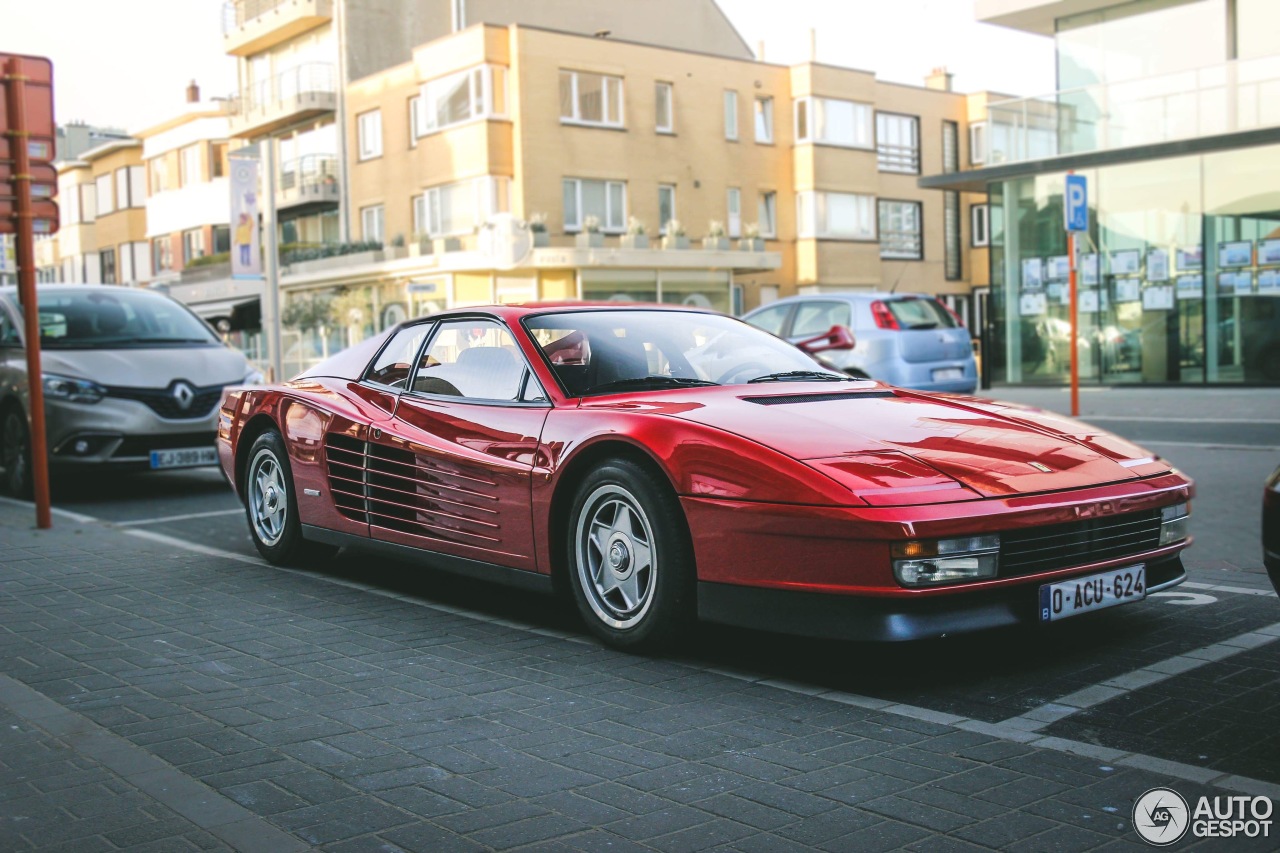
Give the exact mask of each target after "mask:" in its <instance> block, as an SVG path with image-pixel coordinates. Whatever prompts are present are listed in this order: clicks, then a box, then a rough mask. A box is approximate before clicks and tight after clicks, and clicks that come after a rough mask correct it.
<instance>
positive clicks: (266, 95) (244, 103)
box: [231, 62, 338, 137]
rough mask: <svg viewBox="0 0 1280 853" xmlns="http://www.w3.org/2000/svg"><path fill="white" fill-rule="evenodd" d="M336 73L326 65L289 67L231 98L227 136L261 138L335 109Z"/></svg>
mask: <svg viewBox="0 0 1280 853" xmlns="http://www.w3.org/2000/svg"><path fill="white" fill-rule="evenodd" d="M336 81H337V74H336V73H335V71H334V67H333V66H332V65H331V64H329V63H327V62H308V63H305V64H303V65H299V66H297V67H296V68H290V69H289V70H288V71H285V72H283V73H281V74H278V75H276V76H275V77H272V78H270V79H268V80H263V81H261V82H259V83H258V84H257V85H254V86H251V87H250V88H248V89H246V90H244V91H242V92H241V93H240V94H239V95H238V96H233V97H232V113H231V134H232V135H233V136H242V137H251V136H261V135H263V134H266V133H271V132H272V131H275V130H278V129H280V128H282V127H287V126H288V125H291V124H295V123H297V122H300V121H303V120H305V119H309V118H315V117H317V116H321V115H324V114H325V113H331V112H333V111H334V110H335V109H337V106H338V92H337V82H336Z"/></svg>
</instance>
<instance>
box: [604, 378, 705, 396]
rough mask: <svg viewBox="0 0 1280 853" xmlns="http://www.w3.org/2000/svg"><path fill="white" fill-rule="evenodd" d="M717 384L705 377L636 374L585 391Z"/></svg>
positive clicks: (690, 386)
mask: <svg viewBox="0 0 1280 853" xmlns="http://www.w3.org/2000/svg"><path fill="white" fill-rule="evenodd" d="M719 384H720V383H719V382H711V381H709V380H706V379H688V378H686V377H683V376H637V377H635V378H632V379H615V380H614V381H613V382H605V383H604V384H602V385H592V386H591V387H590V388H588V389H587V390H586V393H588V394H592V393H595V392H597V391H625V390H626V389H628V388H639V389H654V388H694V387H701V386H705V385H719Z"/></svg>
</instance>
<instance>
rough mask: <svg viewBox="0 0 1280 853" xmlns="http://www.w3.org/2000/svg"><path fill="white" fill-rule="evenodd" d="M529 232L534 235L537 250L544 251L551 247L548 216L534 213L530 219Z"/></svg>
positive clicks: (534, 244)
mask: <svg viewBox="0 0 1280 853" xmlns="http://www.w3.org/2000/svg"><path fill="white" fill-rule="evenodd" d="M529 232H530V233H531V234H533V246H534V248H535V249H543V248H546V247H547V246H550V245H551V235H550V234H548V233H547V215H546V214H545V213H534V214H532V215H531V216H530V217H529Z"/></svg>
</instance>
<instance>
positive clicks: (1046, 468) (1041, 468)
mask: <svg viewBox="0 0 1280 853" xmlns="http://www.w3.org/2000/svg"><path fill="white" fill-rule="evenodd" d="M1027 464H1028V465H1030V466H1031V467H1032V468H1035V469H1036V470H1037V471H1039V472H1041V473H1043V474H1052V473H1053V469H1052V468H1050V467H1049V466H1048V465H1041V464H1040V463H1039V462H1028V463H1027Z"/></svg>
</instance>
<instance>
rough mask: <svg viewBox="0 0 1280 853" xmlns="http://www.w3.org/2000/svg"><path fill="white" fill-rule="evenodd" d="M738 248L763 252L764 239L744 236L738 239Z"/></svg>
mask: <svg viewBox="0 0 1280 853" xmlns="http://www.w3.org/2000/svg"><path fill="white" fill-rule="evenodd" d="M738 248H739V249H741V250H742V251H744V252H763V251H764V240H763V239H762V238H760V237H755V238H752V237H744V238H742V239H741V240H739V241H738Z"/></svg>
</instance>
